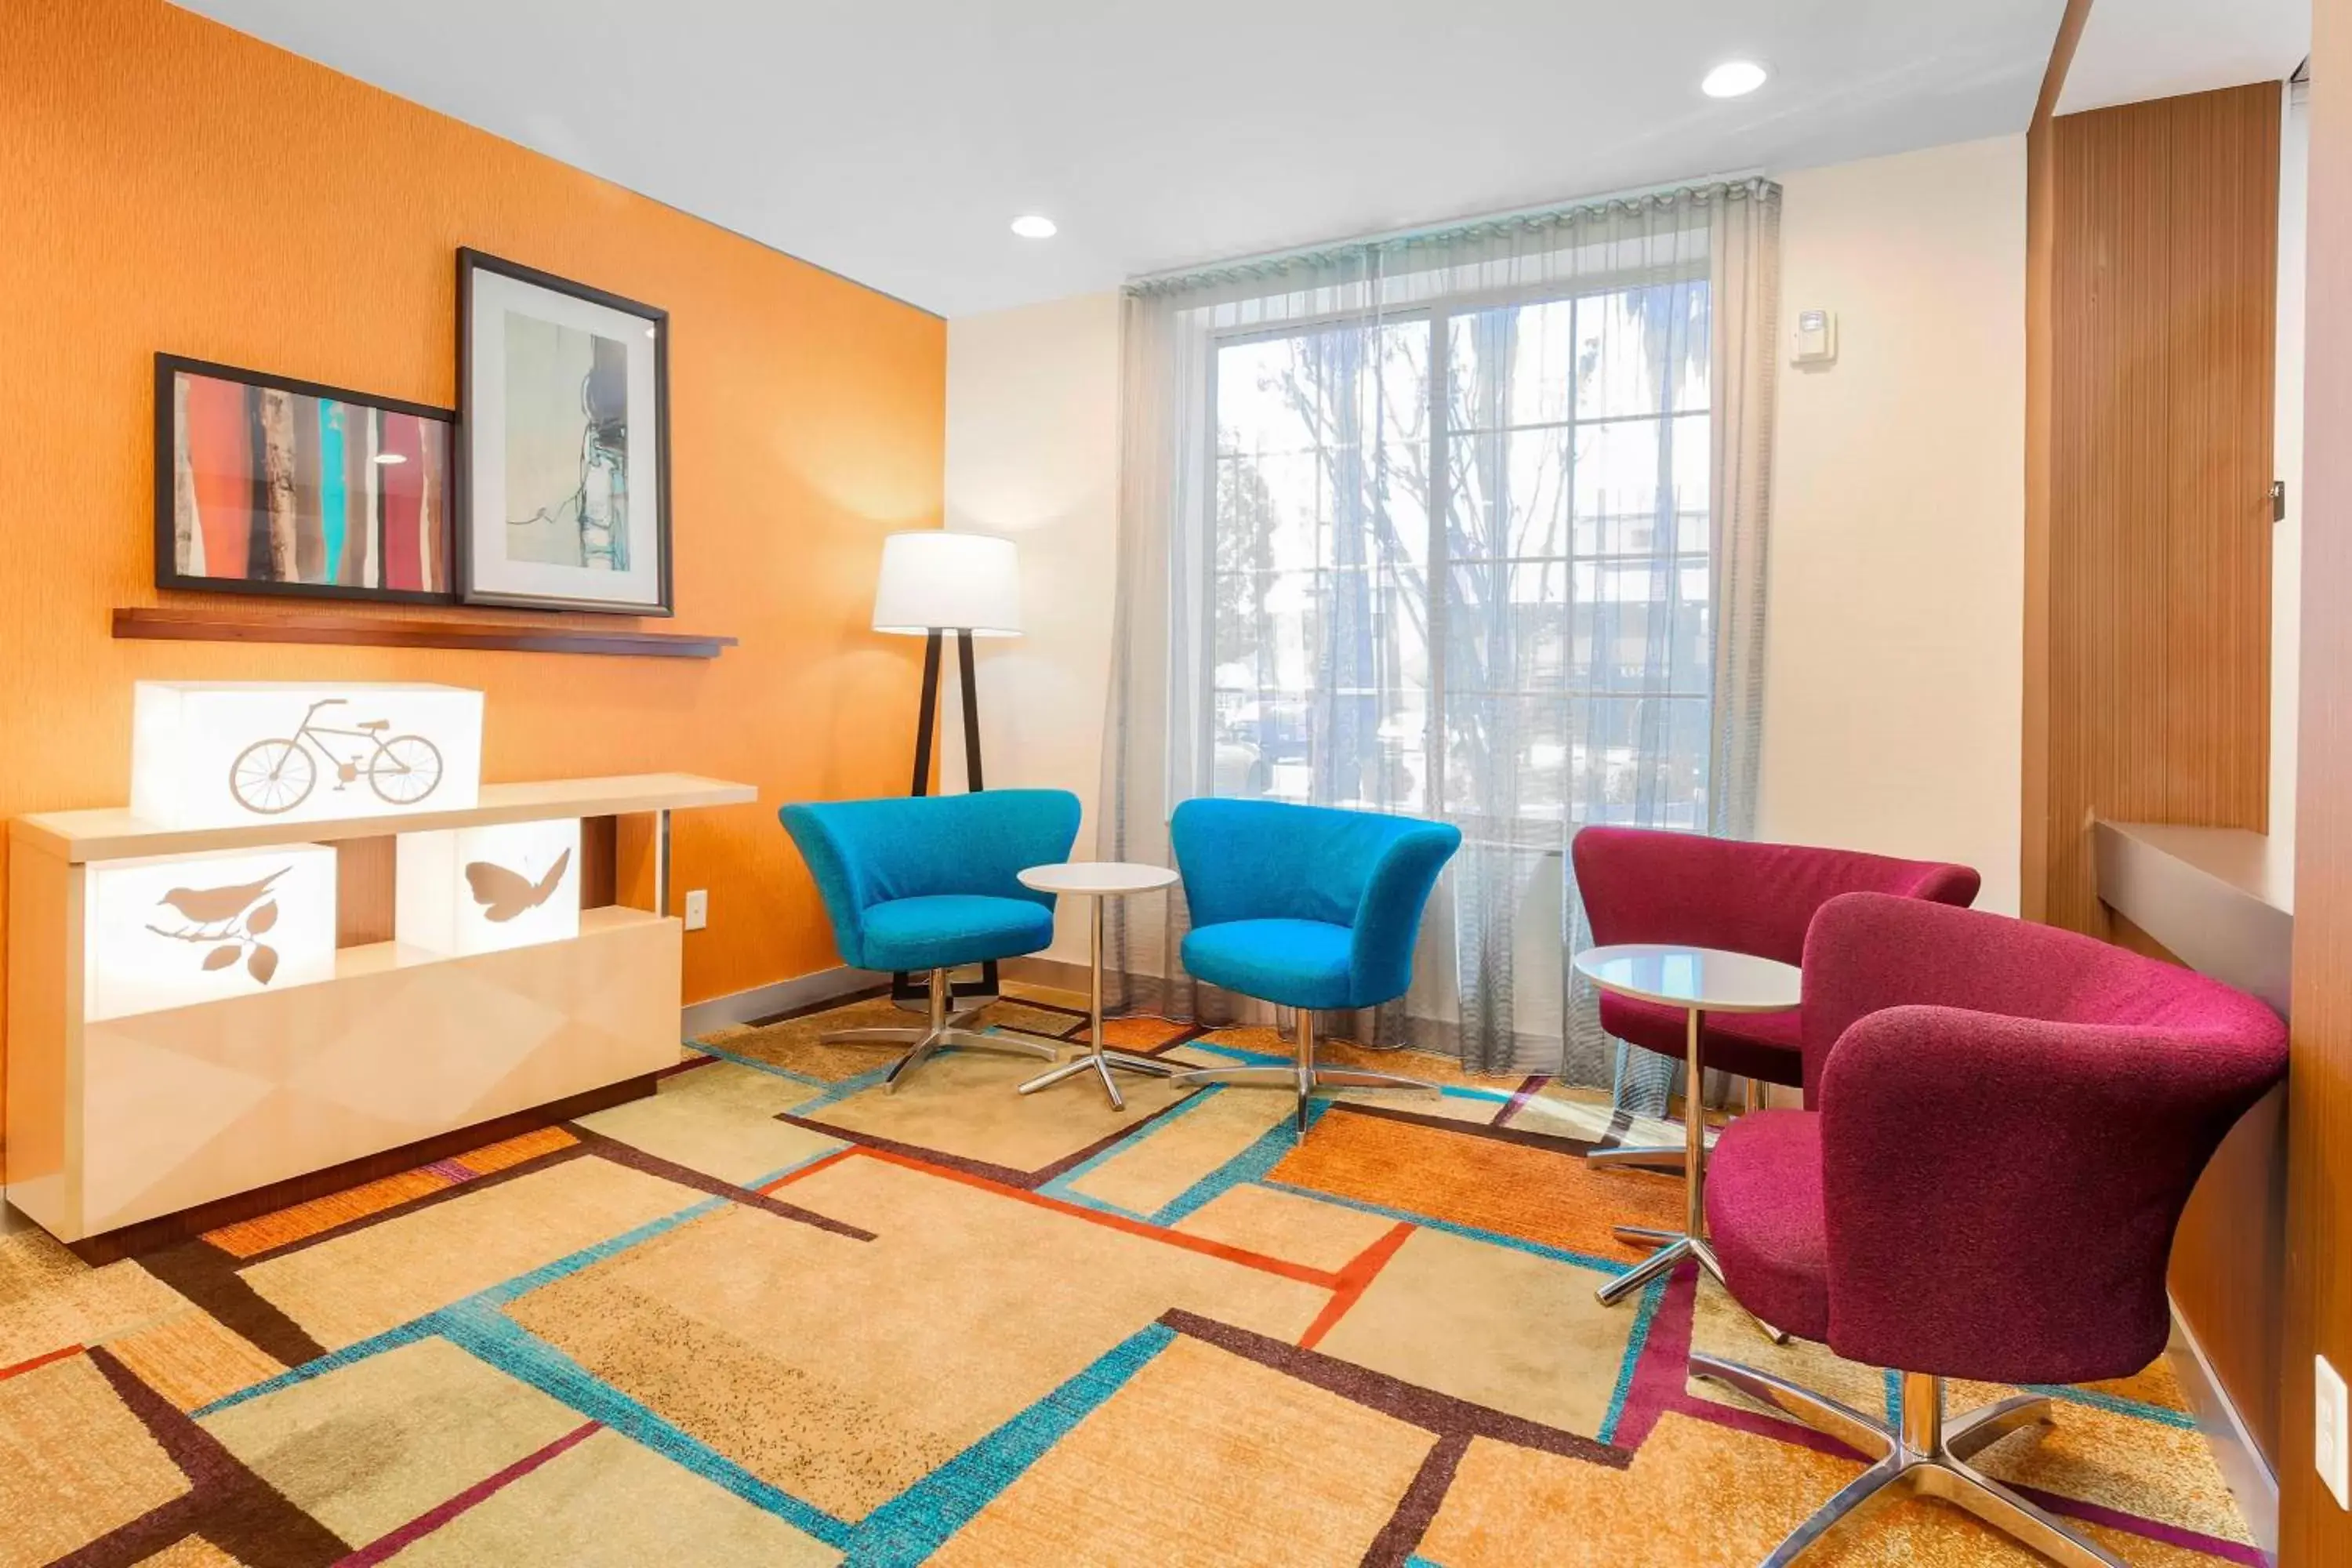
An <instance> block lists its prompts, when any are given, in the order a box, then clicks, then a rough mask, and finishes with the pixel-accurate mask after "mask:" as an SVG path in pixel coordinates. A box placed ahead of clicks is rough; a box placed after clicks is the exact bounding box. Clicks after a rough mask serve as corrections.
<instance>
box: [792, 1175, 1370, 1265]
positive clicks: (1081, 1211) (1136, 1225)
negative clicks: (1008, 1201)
mask: <svg viewBox="0 0 2352 1568" xmlns="http://www.w3.org/2000/svg"><path fill="white" fill-rule="evenodd" d="M843 1152H845V1153H859V1154H864V1155H865V1156H866V1158H867V1159H869V1160H879V1161H881V1162H882V1163H885V1164H887V1165H898V1166H900V1167H902V1168H904V1169H906V1170H909V1171H919V1172H920V1173H923V1174H924V1175H927V1176H939V1177H942V1178H944V1179H945V1180H948V1181H950V1182H961V1183H962V1184H964V1185H966V1186H968V1187H977V1188H979V1189H980V1190H981V1191H982V1192H984V1193H994V1194H996V1195H997V1196H999V1197H1005V1198H1013V1199H1015V1200H1017V1201H1019V1202H1021V1203H1024V1204H1030V1205H1034V1206H1035V1207H1038V1208H1041V1209H1050V1210H1052V1211H1053V1212H1054V1213H1055V1214H1061V1215H1069V1216H1070V1217H1071V1218H1072V1219H1082V1220H1086V1221H1087V1222H1088V1223H1089V1224H1093V1225H1099V1226H1108V1227H1109V1228H1110V1229H1112V1230H1119V1231H1125V1232H1126V1233H1127V1234H1128V1235H1129V1236H1139V1237H1144V1238H1145V1239H1146V1240H1149V1241H1157V1242H1160V1244H1162V1245H1163V1246H1167V1247H1181V1248H1182V1249H1183V1250H1184V1251H1186V1252H1197V1253H1200V1254H1201V1255H1202V1256H1203V1257H1206V1258H1221V1259H1223V1261H1225V1262H1227V1263H1238V1264H1240V1265H1241V1266H1242V1267H1243V1268H1255V1269H1256V1270H1257V1271H1258V1272H1259V1273H1261V1274H1278V1275H1280V1276H1281V1277H1282V1278H1284V1279H1296V1280H1297V1281H1298V1282H1299V1283H1300V1284H1302V1285H1319V1286H1321V1287H1322V1288H1323V1289H1326V1290H1336V1289H1339V1288H1340V1286H1341V1284H1342V1283H1344V1281H1345V1276H1343V1275H1339V1274H1334V1273H1332V1272H1330V1271H1329V1270H1328V1269H1323V1268H1308V1267H1307V1265H1305V1264H1303V1263H1292V1262H1290V1261H1289V1260H1287V1259H1286V1258H1269V1257H1267V1256H1266V1255H1265V1253H1263V1252H1252V1251H1250V1250H1248V1249H1247V1248H1246V1247H1232V1246H1228V1245H1227V1244H1225V1243H1224V1242H1222V1241H1212V1240H1210V1239H1209V1238H1208V1237H1204V1236H1192V1235H1190V1234H1188V1233H1186V1232H1184V1231H1181V1230H1163V1229H1161V1228H1160V1226H1155V1225H1147V1224H1145V1223H1144V1222H1143V1221H1141V1220H1139V1219H1129V1218H1128V1217H1127V1216H1126V1215H1116V1214H1105V1213H1104V1212H1103V1211H1102V1210H1100V1209H1090V1208H1087V1207H1084V1206H1083V1205H1078V1204H1073V1203H1065V1202H1064V1201H1063V1200H1061V1199H1060V1198H1049V1197H1047V1196H1045V1194H1043V1193H1033V1192H1029V1191H1026V1190H1024V1189H1023V1188H1020V1187H1008V1186H1006V1185H1005V1184H1003V1183H1002V1182H992V1181H990V1180H989V1179H988V1178H987V1177H985V1176H979V1175H974V1174H972V1173H971V1172H969V1171H956V1170H950V1169H949V1168H948V1167H946V1166H944V1165H933V1164H929V1163H925V1162H924V1161H921V1160H918V1159H915V1158H913V1157H911V1156H909V1155H906V1154H900V1153H898V1152H894V1151H892V1150H888V1149H876V1148H872V1147H870V1146H867V1145H863V1144H861V1145H859V1146H857V1147H856V1148H855V1149H850V1150H845V1151H843ZM814 1168H815V1167H814V1166H812V1167H810V1169H812V1170H814Z"/></svg>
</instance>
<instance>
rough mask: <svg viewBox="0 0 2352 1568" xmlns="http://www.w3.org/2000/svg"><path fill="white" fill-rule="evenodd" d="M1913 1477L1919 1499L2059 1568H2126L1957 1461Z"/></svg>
mask: <svg viewBox="0 0 2352 1568" xmlns="http://www.w3.org/2000/svg"><path fill="white" fill-rule="evenodd" d="M1914 1473H1915V1474H1916V1477H1917V1479H1916V1481H1915V1482H1914V1483H1913V1484H1914V1485H1916V1487H1917V1488H1918V1489H1919V1490H1920V1492H1921V1494H1922V1495H1924V1496H1927V1497H1931V1498H1937V1499H1939V1500H1942V1501H1945V1502H1948V1503H1954V1504H1957V1505H1958V1506H1959V1507H1961V1508H1964V1509H1966V1510H1969V1512H1970V1513H1972V1514H1974V1515H1976V1516H1977V1517H1978V1518H1979V1519H1980V1520H1982V1521H1984V1522H1985V1523H1987V1524H1990V1525H1991V1526H1992V1527H1993V1528H1994V1529H1995V1530H1998V1531H2000V1532H2001V1533H2002V1534H2003V1535H2006V1536H2008V1537H2009V1538H2010V1539H2011V1540H2012V1541H2021V1542H2024V1543H2025V1544H2026V1545H2028V1546H2030V1547H2032V1548H2033V1550H2034V1551H2036V1552H2040V1553H2042V1556H2044V1557H2047V1558H2049V1559H2050V1560H2051V1561H2052V1562H2053V1563H2060V1564H2062V1565H2063V1568H2126V1564H2125V1563H2124V1561H2123V1559H2122V1558H2120V1557H2117V1556H2116V1555H2115V1554H2114V1553H2113V1552H2109V1551H2107V1550H2106V1549H2105V1547H2103V1546H2101V1545H2099V1544H2098V1542H2095V1541H2090V1540H2087V1539H2085V1538H2084V1537H2083V1536H2080V1535H2077V1534H2075V1533H2074V1531H2071V1530H2069V1529H2067V1528H2066V1527H2065V1526H2064V1525H2063V1524H2062V1523H2060V1522H2059V1521H2058V1520H2057V1519H2056V1518H2055V1517H2053V1515H2051V1514H2050V1513H2048V1512H2046V1511H2044V1510H2042V1509H2040V1508H2037V1507H2035V1506H2034V1505H2033V1504H2032V1503H2030V1502H2028V1501H2026V1500H2025V1499H2023V1498H2021V1497H2020V1496H2018V1495H2017V1494H2016V1493H2015V1492H2013V1491H2011V1490H2010V1489H2008V1488H2007V1487H2005V1486H2002V1485H2001V1484H2000V1482H1999V1481H1997V1480H1994V1479H1992V1478H1991V1477H1990V1476H1985V1475H1979V1473H1978V1472H1977V1471H1976V1470H1975V1469H1974V1468H1971V1467H1969V1466H1968V1465H1966V1464H1963V1463H1961V1462H1960V1461H1958V1460H1957V1459H1949V1458H1948V1459H1947V1460H1946V1462H1944V1463H1942V1464H1938V1465H1921V1466H1919V1467H1918V1468H1917V1469H1916V1471H1915V1472H1914Z"/></svg>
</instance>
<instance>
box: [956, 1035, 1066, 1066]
mask: <svg viewBox="0 0 2352 1568" xmlns="http://www.w3.org/2000/svg"><path fill="white" fill-rule="evenodd" d="M940 1044H941V1045H943V1046H953V1047H955V1048H956V1049H958V1050H960V1051H991V1052H993V1053H994V1054H996V1055H997V1056H1000V1057H1043V1058H1045V1059H1046V1060H1047V1061H1049V1062H1057V1061H1060V1060H1061V1059H1062V1049H1061V1047H1059V1046H1056V1045H1055V1044H1054V1043H1053V1042H1052V1041H1050V1040H1047V1039H1045V1038H1043V1037H1040V1036H1036V1035H1024V1034H1021V1033H1019V1032H1017V1031H1015V1030H1012V1029H1000V1030H998V1031H997V1032H996V1033H994V1034H982V1032H981V1031H980V1030H978V1029H941V1030H940Z"/></svg>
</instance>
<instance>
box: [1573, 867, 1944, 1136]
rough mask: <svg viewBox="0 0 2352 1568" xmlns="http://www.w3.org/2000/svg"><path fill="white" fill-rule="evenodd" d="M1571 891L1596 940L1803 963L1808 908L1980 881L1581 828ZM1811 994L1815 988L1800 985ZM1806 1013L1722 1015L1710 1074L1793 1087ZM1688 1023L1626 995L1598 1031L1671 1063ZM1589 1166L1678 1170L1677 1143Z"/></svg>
mask: <svg viewBox="0 0 2352 1568" xmlns="http://www.w3.org/2000/svg"><path fill="white" fill-rule="evenodd" d="M1570 854H1571V855H1572V856H1573V857H1574V858H1575V863H1576V885H1577V889H1578V891H1579V892H1580V893H1581V894H1582V896H1583V899H1584V914H1585V919H1586V921H1588V923H1590V925H1591V929H1592V940H1593V941H1594V942H1597V943H1600V944H1601V945H1603V946H1613V945H1615V944H1617V943H1620V942H1675V943H1680V944H1683V945H1685V946H1691V947H1713V948H1722V949H1726V950H1727V951H1729V952H1747V953H1753V954H1754V955H1756V956H1757V957H1759V958H1777V959H1779V960H1780V962H1781V963H1800V962H1801V960H1802V959H1803V957H1804V952H1805V930H1806V928H1807V927H1808V926H1810V925H1811V923H1812V920H1813V912H1814V911H1815V910H1819V909H1820V908H1821V907H1822V905H1823V904H1824V903H1826V902H1828V901H1829V900H1831V899H1833V898H1835V897H1837V896H1838V895H1839V894H1841V893H1865V892H1867V893H1892V894H1894V895H1895V896H1896V897H1898V898H1906V899H1925V900H1931V901H1933V902H1936V903H1939V904H1956V905H1959V906H1961V907H1963V908H1965V907H1966V906H1967V905H1968V904H1969V903H1971V902H1972V901H1974V900H1975V899H1976V896H1977V888H1978V886H1979V880H1980V879H1979V877H1978V876H1977V873H1976V872H1975V871H1973V870H1971V869H1969V868H1968V867H1966V866H1953V865H1948V864H1945V863H1943V862H1940V861H1934V860H1897V859H1892V858H1888V857H1886V856H1884V855H1864V854H1863V853H1861V852H1860V851H1858V850H1853V849H1820V848H1814V847H1810V846H1806V845H1801V844H1757V843H1752V842H1748V841H1746V840H1742V839H1735V838H1710V837H1706V836H1705V835H1703V834H1697V833H1671V832H1662V831H1659V830H1657V829H1654V828H1646V827H1587V828H1584V829H1582V830H1581V831H1580V832H1579V833H1578V834H1577V836H1576V837H1575V839H1574V841H1573V842H1572V843H1571V844H1570ZM1806 990H1807V994H1808V995H1810V994H1811V983H1810V981H1809V982H1808V984H1807V986H1806ZM1804 1011H1805V1009H1804V1008H1801V1007H1800V1008H1795V1009H1791V1010H1790V1011H1789V1012H1786V1013H1748V1014H1737V1013H1723V1014H1717V1015H1715V1016H1710V1017H1709V1018H1708V1019H1707V1020H1706V1034H1705V1035H1704V1036H1702V1037H1701V1038H1700V1041H1699V1049H1700V1053H1701V1057H1702V1059H1704V1060H1705V1061H1706V1065H1707V1066H1708V1067H1709V1068H1715V1069H1717V1070H1718V1071H1722V1072H1729V1073H1736V1074H1738V1075H1739V1076H1740V1077H1742V1078H1744V1079H1747V1080H1748V1103H1749V1104H1750V1105H1751V1106H1752V1105H1753V1104H1755V1103H1756V1098H1757V1097H1756V1085H1758V1084H1759V1083H1777V1084H1783V1085H1787V1086H1789V1087H1790V1088H1794V1087H1795V1086H1796V1085H1797V1084H1799V1083H1800V1082H1801V1081H1802V1079H1803V1070H1804V1069H1803V1053H1802V1049H1801V1041H1800V1037H1799V1030H1800V1019H1801V1015H1802V1014H1803V1013H1804ZM1686 1022H1687V1021H1686V1019H1685V1016H1684V1015H1683V1014H1682V1013H1681V1012H1679V1011H1677V1010H1675V1008H1672V1007H1662V1006H1659V1005H1655V1004H1654V1003H1649V1002H1636V1001H1633V1000H1632V999H1631V998H1628V997H1622V996H1608V995H1604V996H1602V997H1601V1028H1603V1029H1604V1030H1606V1031H1608V1033H1609V1034H1610V1035H1612V1036H1613V1037H1616V1038H1617V1039H1621V1040H1623V1041H1624V1042H1625V1043H1626V1044H1628V1045H1633V1046H1639V1047H1642V1048H1643V1050H1645V1051H1655V1052H1657V1053H1658V1054H1659V1055H1661V1056H1665V1057H1671V1058H1675V1060H1676V1061H1680V1060H1681V1059H1682V1058H1683V1055H1684V1051H1685V1040H1684V1037H1683V1033H1684V1029H1685V1026H1686ZM1591 1160H1592V1163H1595V1164H1633V1165H1643V1166H1654V1167H1659V1168H1663V1169H1669V1170H1677V1171H1678V1170H1680V1169H1682V1166H1683V1148H1682V1145H1681V1144H1679V1143H1677V1144H1675V1145H1673V1146H1672V1147H1665V1146H1659V1147H1646V1146H1645V1147H1631V1148H1616V1149H1597V1150H1594V1151H1593V1152H1592V1154H1591Z"/></svg>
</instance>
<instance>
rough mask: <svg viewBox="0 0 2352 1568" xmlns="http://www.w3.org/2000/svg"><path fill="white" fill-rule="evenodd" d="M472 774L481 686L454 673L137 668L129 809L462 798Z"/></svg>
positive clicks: (152, 818)
mask: <svg viewBox="0 0 2352 1568" xmlns="http://www.w3.org/2000/svg"><path fill="white" fill-rule="evenodd" d="M481 778H482V694H481V693H480V692H478V691H467V690H465V689H462V688H459V687H455V686H427V685H389V684H385V685H310V684H302V683H298V682H289V681H180V680H142V681H140V682H139V683H138V685H137V687H136V689H135V690H134V694H133V698H132V703H131V815H132V816H138V817H140V818H142V819H143V820H145V821H148V822H152V823H154V824H155V825H156V826H160V827H234V826H243V825H247V824H259V823H268V822H283V823H288V824H293V823H300V822H315V821H322V820H325V819H327V818H331V817H333V818H341V817H352V816H396V815H398V814H400V813H402V812H408V811H436V812H443V811H465V810H468V809H471V808H472V806H473V805H474V804H475V802H476V801H477V800H478V797H479V795H480V790H481Z"/></svg>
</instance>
